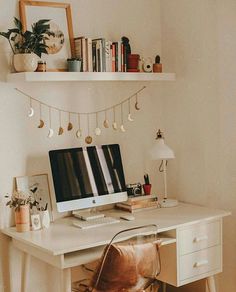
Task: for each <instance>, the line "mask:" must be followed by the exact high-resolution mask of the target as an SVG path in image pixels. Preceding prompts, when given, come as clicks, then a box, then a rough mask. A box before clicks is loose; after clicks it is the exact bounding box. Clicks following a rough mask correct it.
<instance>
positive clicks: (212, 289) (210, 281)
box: [206, 276, 216, 292]
mask: <svg viewBox="0 0 236 292" xmlns="http://www.w3.org/2000/svg"><path fill="white" fill-rule="evenodd" d="M206 284H207V289H208V292H216V284H215V278H214V276H211V277H208V278H206Z"/></svg>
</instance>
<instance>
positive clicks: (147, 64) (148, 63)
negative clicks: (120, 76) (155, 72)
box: [143, 58, 152, 73]
mask: <svg viewBox="0 0 236 292" xmlns="http://www.w3.org/2000/svg"><path fill="white" fill-rule="evenodd" d="M143 71H144V72H146V73H151V72H152V59H151V58H144V60H143Z"/></svg>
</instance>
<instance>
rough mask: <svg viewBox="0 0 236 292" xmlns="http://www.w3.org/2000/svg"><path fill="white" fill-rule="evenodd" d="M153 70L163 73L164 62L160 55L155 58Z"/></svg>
mask: <svg viewBox="0 0 236 292" xmlns="http://www.w3.org/2000/svg"><path fill="white" fill-rule="evenodd" d="M152 67H153V72H154V73H162V64H161V58H160V56H159V55H157V56H156V58H155V64H153V66H152Z"/></svg>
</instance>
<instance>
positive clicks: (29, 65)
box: [13, 53, 39, 72]
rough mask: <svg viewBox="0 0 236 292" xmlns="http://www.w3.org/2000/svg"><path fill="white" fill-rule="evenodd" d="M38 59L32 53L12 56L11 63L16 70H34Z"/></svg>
mask: <svg viewBox="0 0 236 292" xmlns="http://www.w3.org/2000/svg"><path fill="white" fill-rule="evenodd" d="M38 61H39V57H38V56H37V55H35V54H34V53H31V54H16V55H14V56H13V65H14V68H15V70H16V71H17V72H34V71H35V70H36V69H37V67H38Z"/></svg>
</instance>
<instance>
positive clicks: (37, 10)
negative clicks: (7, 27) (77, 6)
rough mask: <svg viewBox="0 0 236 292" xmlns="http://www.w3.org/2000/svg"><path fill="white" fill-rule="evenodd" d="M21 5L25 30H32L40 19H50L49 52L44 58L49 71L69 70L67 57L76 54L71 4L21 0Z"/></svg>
mask: <svg viewBox="0 0 236 292" xmlns="http://www.w3.org/2000/svg"><path fill="white" fill-rule="evenodd" d="M19 6H20V18H21V21H22V25H23V28H24V29H25V30H26V29H27V30H31V25H32V24H33V23H35V22H37V21H38V20H40V19H49V25H50V34H49V36H48V38H49V39H48V40H46V45H47V46H48V49H47V51H48V54H44V55H43V57H42V60H43V61H46V63H47V71H67V59H68V58H71V57H74V55H75V45H74V34H73V27H72V16H71V7H70V4H67V3H58V2H43V1H26V0H21V1H20V2H19Z"/></svg>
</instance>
